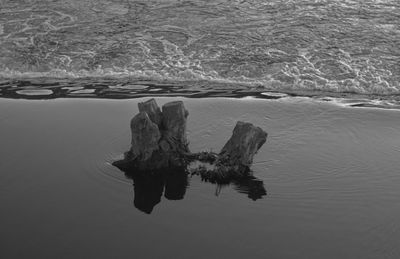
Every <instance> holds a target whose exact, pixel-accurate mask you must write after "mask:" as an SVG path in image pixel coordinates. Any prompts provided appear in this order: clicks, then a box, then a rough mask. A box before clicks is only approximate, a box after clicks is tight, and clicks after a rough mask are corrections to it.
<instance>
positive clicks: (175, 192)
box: [120, 168, 267, 214]
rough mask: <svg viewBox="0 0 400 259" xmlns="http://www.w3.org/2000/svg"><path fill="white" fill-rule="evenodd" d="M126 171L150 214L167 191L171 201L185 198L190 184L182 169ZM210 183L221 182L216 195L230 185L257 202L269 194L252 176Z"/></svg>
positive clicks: (138, 201) (139, 204) (136, 199)
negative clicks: (150, 171) (144, 171)
mask: <svg viewBox="0 0 400 259" xmlns="http://www.w3.org/2000/svg"><path fill="white" fill-rule="evenodd" d="M120 169H121V168H120ZM124 172H125V176H126V177H128V178H130V179H132V180H133V191H134V199H133V204H134V206H135V207H136V208H137V209H138V210H140V211H142V212H144V213H146V214H151V213H152V211H153V209H154V207H155V206H156V205H157V204H159V203H160V202H161V197H162V195H163V193H164V197H165V198H166V199H168V200H182V199H183V198H184V197H185V194H186V189H187V188H188V186H189V177H188V176H189V174H188V172H187V171H185V170H184V169H182V168H175V169H171V170H163V171H154V172H152V173H149V172H146V173H143V172H140V171H129V170H127V171H124ZM208 182H209V181H208ZM210 183H212V184H216V185H217V190H216V195H218V194H219V192H220V191H221V189H222V187H225V186H229V185H233V188H234V189H235V190H237V191H238V192H239V193H244V194H247V196H248V197H249V198H250V199H252V200H254V201H255V200H258V199H262V198H263V196H265V195H267V191H266V190H265V187H264V182H263V181H261V180H259V179H257V178H256V177H254V176H252V175H248V176H246V177H242V178H241V179H235V180H232V181H230V182H227V181H224V182H217V181H214V182H210Z"/></svg>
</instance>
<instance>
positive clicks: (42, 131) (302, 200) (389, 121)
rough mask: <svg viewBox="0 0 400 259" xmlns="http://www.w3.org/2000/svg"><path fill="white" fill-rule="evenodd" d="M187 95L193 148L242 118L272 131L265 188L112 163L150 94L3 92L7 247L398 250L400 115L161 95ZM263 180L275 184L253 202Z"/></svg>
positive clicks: (217, 142) (10, 254) (319, 253)
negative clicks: (146, 172) (152, 180)
mask: <svg viewBox="0 0 400 259" xmlns="http://www.w3.org/2000/svg"><path fill="white" fill-rule="evenodd" d="M176 99H182V100H184V101H185V105H186V107H187V109H188V110H189V113H190V115H189V120H188V131H189V132H188V133H189V139H190V141H191V142H190V148H191V149H192V150H193V151H200V150H209V149H212V150H214V151H218V150H220V148H221V147H222V145H223V144H224V143H225V142H226V140H227V139H228V138H229V136H230V132H231V131H232V129H233V126H234V124H235V122H236V121H237V120H245V121H249V122H252V123H254V124H256V125H259V126H261V127H262V128H264V129H265V130H266V131H267V132H268V133H269V137H268V140H267V143H266V144H265V145H264V146H263V148H262V149H261V150H260V152H259V153H258V154H257V156H256V157H255V164H254V165H253V167H252V169H253V172H254V176H255V177H256V178H257V180H254V181H255V182H256V184H254V182H253V184H247V188H240V186H239V187H238V186H237V185H235V184H232V185H230V186H222V187H221V186H216V185H213V184H211V183H206V182H202V181H201V179H199V178H197V177H196V176H193V177H190V176H189V177H187V178H184V179H183V180H182V179H181V178H180V179H172V180H171V178H169V179H167V180H161V184H159V185H156V188H155V189H151V188H150V189H149V188H145V189H146V191H144V192H143V191H141V189H140V188H141V187H143V186H145V187H146V185H145V184H142V183H141V182H140V181H136V182H135V186H134V185H133V181H132V179H129V178H127V177H125V175H124V174H123V173H122V172H120V171H119V170H118V169H116V168H114V167H113V166H111V165H110V162H112V161H114V160H115V159H117V158H119V157H120V155H121V154H122V153H123V152H124V151H126V150H127V149H128V148H129V141H130V131H129V120H130V118H131V117H132V116H133V115H134V114H136V112H137V108H136V104H137V102H138V101H142V100H144V99H136V100H94V99H91V100H87V99H75V100H71V99H69V100H66V99H56V100H47V101H29V100H11V99H1V100H0V109H1V111H2V112H1V115H0V121H1V127H0V134H1V145H0V157H1V162H0V204H1V207H2V208H1V213H0V224H1V229H2V230H1V232H0V240H1V242H0V248H1V249H0V251H1V252H0V253H1V255H2V257H4V258H132V257H134V258H221V257H229V258H296V259H297V258H398V257H399V256H400V249H399V246H398V240H400V224H399V221H398V219H399V217H400V203H399V195H400V188H399V186H400V174H399V168H400V160H399V155H400V138H399V135H400V127H399V121H400V113H399V112H398V111H396V110H384V109H369V108H363V109H360V108H348V107H342V106H338V105H335V104H333V103H326V102H318V101H310V100H307V99H304V98H282V99H279V100H260V99H249V98H244V99H226V98H213V99H183V98H158V99H157V101H158V102H159V103H160V104H163V103H166V102H168V101H172V100H176ZM153 186H154V185H153ZM254 186H256V188H259V190H260V188H262V189H263V190H265V193H264V194H262V195H258V196H257V197H256V198H254V196H252V195H251V191H252V190H253V191H254ZM142 190H143V189H142ZM152 190H154V191H152ZM158 201H159V203H157V202H158ZM143 204H144V206H141V205H143Z"/></svg>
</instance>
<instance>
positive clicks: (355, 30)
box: [0, 0, 400, 99]
mask: <svg viewBox="0 0 400 259" xmlns="http://www.w3.org/2000/svg"><path fill="white" fill-rule="evenodd" d="M0 14H1V15H0V77H1V78H4V80H14V79H21V78H22V79H31V78H42V77H44V78H63V79H64V78H69V79H77V78H78V79H81V78H88V77H91V78H93V82H94V83H96V81H98V78H112V79H114V80H115V81H116V82H119V81H120V80H121V78H126V77H129V78H130V79H131V80H133V81H134V80H138V79H140V80H147V81H153V82H159V81H164V82H165V81H167V82H168V84H182V83H184V84H186V85H187V87H188V88H193V87H194V86H196V85H198V84H199V82H201V83H200V84H201V85H203V86H204V85H207V86H208V87H209V88H213V87H214V85H215V84H230V85H232V86H233V87H235V86H237V87H238V88H240V86H241V85H246V86H248V87H249V88H257V87H258V88H260V87H261V88H263V89H264V90H270V91H278V92H297V93H299V92H302V91H309V92H318V93H320V92H325V93H327V94H329V93H353V94H363V95H378V96H389V99H390V98H391V97H393V96H396V95H399V94H400V65H399V64H400V47H399V46H400V27H399V24H398V23H396V21H397V20H398V19H399V17H400V3H399V2H398V1H395V0H386V1H376V0H369V1H361V0H354V1H339V0H333V1H328V0H322V1H316V0H301V1H280V0H273V1H268V2H266V1H262V0H256V1H251V2H249V1H239V0H238V1H226V0H219V1H211V2H210V1H202V0H191V1H184V2H182V1H177V0H171V1H161V0H153V1H145V2H143V1H132V0H131V1H122V0H100V1H96V2H93V1H89V0H83V1H77V0H74V1H68V2H65V1H59V0H56V1H52V2H51V3H50V2H48V1H44V0H35V1H24V0H19V1H5V2H2V4H1V9H0ZM3 95H4V94H3Z"/></svg>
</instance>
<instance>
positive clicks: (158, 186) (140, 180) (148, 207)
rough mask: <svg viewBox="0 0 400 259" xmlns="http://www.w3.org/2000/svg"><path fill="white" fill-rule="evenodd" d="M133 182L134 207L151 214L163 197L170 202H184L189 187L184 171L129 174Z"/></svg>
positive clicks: (127, 174)
mask: <svg viewBox="0 0 400 259" xmlns="http://www.w3.org/2000/svg"><path fill="white" fill-rule="evenodd" d="M125 175H126V176H127V177H129V178H131V179H132V180H133V190H134V201H133V203H134V205H135V207H136V208H137V209H139V210H140V211H143V212H145V213H147V214H150V213H151V212H152V211H153V208H154V207H155V206H156V205H157V204H158V203H160V202H161V196H162V194H163V192H164V197H165V198H166V199H168V200H182V199H183V198H184V196H185V193H186V188H187V186H188V177H187V174H186V173H185V172H182V171H172V170H171V171H164V172H159V173H155V174H142V173H129V172H126V173H125Z"/></svg>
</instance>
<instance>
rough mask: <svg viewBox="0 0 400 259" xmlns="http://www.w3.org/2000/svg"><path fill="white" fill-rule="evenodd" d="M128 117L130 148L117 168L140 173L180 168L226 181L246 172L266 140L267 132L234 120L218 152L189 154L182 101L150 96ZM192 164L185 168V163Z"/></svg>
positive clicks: (185, 118) (117, 162)
mask: <svg viewBox="0 0 400 259" xmlns="http://www.w3.org/2000/svg"><path fill="white" fill-rule="evenodd" d="M138 106H139V113H138V114H137V115H136V116H135V117H133V119H132V120H131V133H132V141H131V144H132V145H131V149H130V150H129V151H128V152H126V153H125V157H124V159H123V160H120V161H116V162H114V163H113V164H114V165H115V166H117V167H118V168H120V169H122V170H124V171H126V169H129V170H133V171H140V172H144V173H146V172H148V171H157V170H162V169H171V168H180V169H182V168H184V169H185V170H186V171H190V172H191V173H192V174H199V175H201V176H202V178H204V179H205V180H209V181H215V182H221V181H230V180H232V179H237V178H240V177H241V176H244V175H245V174H248V172H249V170H250V166H251V164H252V163H253V157H254V155H255V154H256V153H257V151H258V150H259V149H260V148H261V146H262V145H263V144H264V143H265V142H266V140H267V133H266V132H265V131H263V130H262V129H261V128H260V127H256V126H254V125H253V124H251V123H246V122H241V121H239V122H237V124H236V126H235V128H234V130H233V134H232V136H231V138H230V139H229V140H228V142H227V143H226V144H225V146H224V147H223V148H222V150H221V152H220V153H219V154H216V153H212V152H200V153H191V152H190V151H189V148H188V141H187V136H186V121H187V117H188V114H189V113H188V111H187V110H186V109H185V107H184V105H183V102H182V101H174V102H169V103H166V104H165V105H163V107H162V111H161V109H160V108H159V107H158V105H157V103H156V101H155V100H154V99H150V100H148V101H146V102H143V103H139V104H138ZM193 162H195V163H196V166H195V167H193V166H192V167H191V169H190V168H189V164H191V163H192V164H193Z"/></svg>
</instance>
